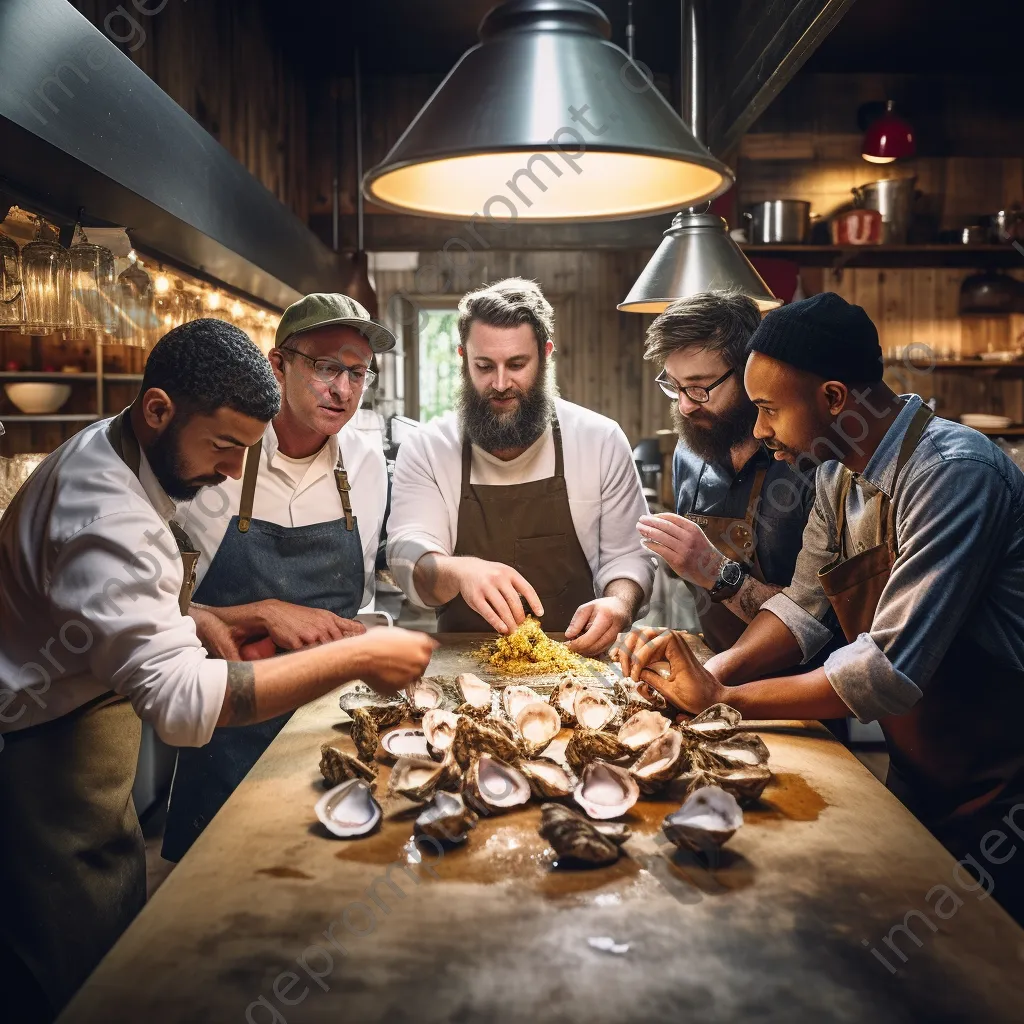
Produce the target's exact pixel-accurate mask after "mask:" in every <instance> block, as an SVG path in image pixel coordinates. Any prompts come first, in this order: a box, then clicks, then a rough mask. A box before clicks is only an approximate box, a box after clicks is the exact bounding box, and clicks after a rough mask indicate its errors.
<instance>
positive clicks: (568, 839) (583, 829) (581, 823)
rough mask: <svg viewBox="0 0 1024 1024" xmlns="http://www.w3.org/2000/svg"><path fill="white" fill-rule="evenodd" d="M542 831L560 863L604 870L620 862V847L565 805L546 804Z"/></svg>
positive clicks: (541, 823) (541, 810) (542, 807)
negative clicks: (604, 867)
mask: <svg viewBox="0 0 1024 1024" xmlns="http://www.w3.org/2000/svg"><path fill="white" fill-rule="evenodd" d="M540 812H541V820H540V828H539V829H538V831H539V832H540V834H541V836H543V838H544V839H545V840H547V842H549V843H550V844H551V848H552V849H553V850H554V851H555V854H556V855H557V857H558V860H559V863H562V862H563V861H564V862H567V863H568V864H569V865H572V864H579V865H590V866H594V867H597V866H600V865H602V864H613V863H614V862H615V861H617V860H618V859H619V853H620V849H619V845H620V844H619V843H617V842H615V840H614V839H612V838H611V837H610V836H606V835H603V834H602V833H601V832H600V831H598V829H597V827H596V826H595V825H594V824H593V823H592V822H589V821H587V819H586V818H584V817H583V816H582V815H580V814H577V813H576V812H575V811H573V810H570V809H569V808H568V807H563V806H562V805H561V804H543V805H542V806H541V809H540Z"/></svg>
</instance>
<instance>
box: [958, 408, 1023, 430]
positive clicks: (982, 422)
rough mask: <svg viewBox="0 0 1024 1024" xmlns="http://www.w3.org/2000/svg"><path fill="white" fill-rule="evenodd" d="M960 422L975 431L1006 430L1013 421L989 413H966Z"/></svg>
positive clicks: (1007, 417) (1006, 417)
mask: <svg viewBox="0 0 1024 1024" xmlns="http://www.w3.org/2000/svg"><path fill="white" fill-rule="evenodd" d="M960 422H961V423H962V424H963V425H964V426H965V427H974V429H975V430H1005V429H1006V428H1007V427H1008V426H1009V425H1010V424H1011V423H1012V422H1013V420H1011V419H1010V417H1009V416H993V415H991V414H990V413H987V412H965V413H964V414H963V416H961V417H960Z"/></svg>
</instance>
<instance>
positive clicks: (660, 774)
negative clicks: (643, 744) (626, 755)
mask: <svg viewBox="0 0 1024 1024" xmlns="http://www.w3.org/2000/svg"><path fill="white" fill-rule="evenodd" d="M689 764H690V758H689V756H688V754H687V752H686V749H685V747H684V746H683V737H682V734H681V733H680V732H679V730H678V729H669V730H668V731H667V732H665V733H664V734H663V735H661V736H659V737H658V738H657V739H656V740H655V741H654V742H653V743H650V744H649V745H648V747H647V749H646V750H645V751H644V752H643V753H642V754H641V755H640V756H639V757H638V758H637V760H636V761H635V762H634V764H633V767H632V768H630V769H629V773H630V775H632V776H633V778H634V779H635V780H636V784H637V785H638V786H639V787H640V789H641V790H642V791H643V792H644V793H647V794H651V793H656V792H657V791H658V790H659V789H661V788H662V787H663V786H664V785H665V784H666V783H667V782H671V781H672V779H674V778H676V776H677V775H679V774H681V773H682V772H683V770H684V769H685V768H687V767H689Z"/></svg>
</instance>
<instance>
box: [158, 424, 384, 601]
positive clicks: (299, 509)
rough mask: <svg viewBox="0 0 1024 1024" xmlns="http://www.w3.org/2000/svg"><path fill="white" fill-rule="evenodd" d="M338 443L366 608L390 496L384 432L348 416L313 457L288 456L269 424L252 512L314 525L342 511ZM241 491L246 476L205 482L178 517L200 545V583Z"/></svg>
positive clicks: (370, 598) (287, 523)
mask: <svg viewBox="0 0 1024 1024" xmlns="http://www.w3.org/2000/svg"><path fill="white" fill-rule="evenodd" d="M339 444H340V446H341V452H342V457H343V460H344V463H345V470H346V471H347V473H348V479H349V483H350V484H351V487H352V490H351V492H350V498H351V501H352V511H353V513H354V514H355V516H356V519H357V521H358V524H359V540H360V543H361V544H362V548H363V596H362V600H361V601H360V607H361V608H363V609H368V608H372V606H373V596H374V564H375V562H376V560H377V547H378V545H379V544H380V531H381V528H382V527H383V525H384V510H385V509H386V508H387V500H388V472H387V465H386V463H385V461H384V451H383V448H382V447H381V444H380V435H379V434H376V435H375V434H373V433H370V432H368V431H365V430H360V429H358V428H357V427H356V426H355V425H354V423H348V424H346V425H345V426H344V427H343V428H342V429H341V431H340V433H338V434H336V435H334V436H333V437H331V438H329V439H328V441H327V443H326V444H325V445H324V446H323V448H321V449H320V451H319V452H317V454H316V455H314V456H313V457H311V458H309V459H289V458H287V457H286V456H284V455H282V454H281V452H280V451H279V450H278V447H277V434H276V433H275V432H274V426H273V424H270V425H268V426H267V430H266V433H265V434H264V435H263V447H262V449H261V450H260V471H259V475H258V476H257V477H256V494H255V497H254V499H253V507H252V514H253V518H254V519H262V520H264V521H265V522H268V523H274V524H275V525H277V526H285V527H296V526H311V525H313V524H315V523H324V522H327V521H329V520H332V519H340V518H341V517H342V516H343V515H344V511H343V510H342V507H341V496H340V495H339V494H338V487H337V484H336V483H335V480H334V467H335V465H336V464H337V462H338V446H339ZM241 496H242V481H241V480H231V479H228V480H225V481H224V483H222V484H218V485H217V486H216V487H206V488H204V489H203V490H202V491H200V492H199V494H197V495H196V497H195V499H194V500H193V501H192V502H191V503H190V504H189V505H188V506H182V508H181V510H180V513H179V515H178V516H177V517H176V518H177V521H178V522H179V523H181V525H182V527H183V528H184V530H185V532H186V533H187V534H188V535H189V538H190V539H191V541H192V543H193V544H194V545H195V547H196V549H197V550H198V551H199V564H198V565H197V566H196V586H197V588H198V585H199V584H200V583H202V581H203V577H204V576H205V575H206V571H207V570H208V569H209V568H210V563H211V562H212V561H213V558H214V556H215V555H216V554H217V549H218V548H219V547H220V545H221V542H222V541H223V540H224V534H225V532H226V531H227V528H228V524H229V523H230V521H231V517H232V516H233V515H237V513H238V502H239V500H240V498H241ZM330 557H331V553H330V552H329V551H325V552H324V558H330Z"/></svg>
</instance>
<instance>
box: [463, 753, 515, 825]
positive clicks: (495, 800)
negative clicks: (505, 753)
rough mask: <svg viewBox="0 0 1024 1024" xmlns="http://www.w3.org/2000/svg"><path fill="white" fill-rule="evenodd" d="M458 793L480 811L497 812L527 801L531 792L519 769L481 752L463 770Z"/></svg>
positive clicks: (510, 808) (484, 812)
mask: <svg viewBox="0 0 1024 1024" xmlns="http://www.w3.org/2000/svg"><path fill="white" fill-rule="evenodd" d="M462 795H463V797H464V799H465V801H466V803H468V804H469V805H470V807H472V808H473V810H475V811H479V813H480V814H501V813H502V812H504V811H509V810H512V808H514V807H521V806H522V805H523V804H525V803H528V802H529V799H530V795H531V791H530V784H529V782H527V781H526V777H525V776H524V775H523V774H522V772H520V771H517V770H516V769H515V768H513V767H512V765H510V764H508V763H507V762H506V761H502V760H501V759H500V758H498V757H492V756H491V755H490V754H481V755H480V756H479V757H477V758H475V759H474V760H473V763H472V764H471V765H470V766H469V770H468V771H467V772H466V777H465V780H464V782H463V784H462Z"/></svg>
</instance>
